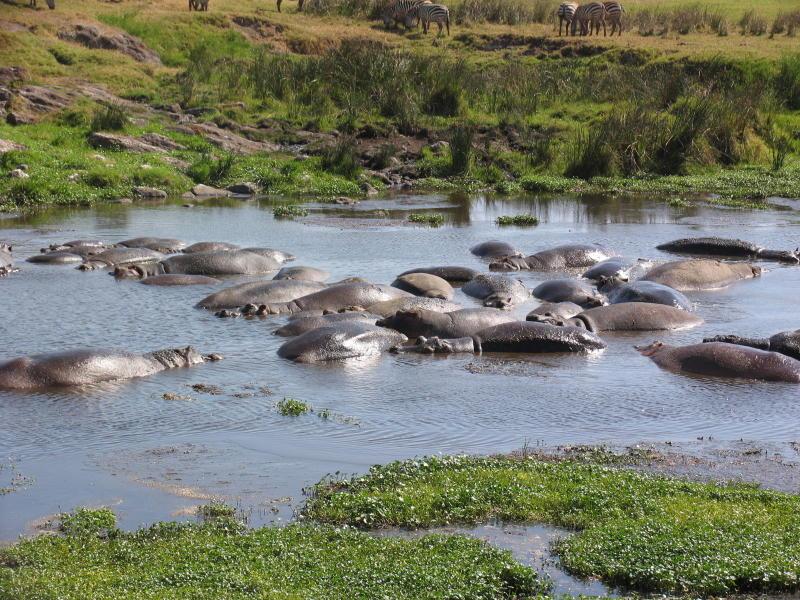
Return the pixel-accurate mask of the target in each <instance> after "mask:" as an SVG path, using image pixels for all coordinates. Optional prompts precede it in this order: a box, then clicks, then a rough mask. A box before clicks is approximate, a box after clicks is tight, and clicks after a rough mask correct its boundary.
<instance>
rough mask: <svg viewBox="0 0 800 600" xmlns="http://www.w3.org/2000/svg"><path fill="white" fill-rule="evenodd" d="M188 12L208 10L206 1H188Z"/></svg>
mask: <svg viewBox="0 0 800 600" xmlns="http://www.w3.org/2000/svg"><path fill="white" fill-rule="evenodd" d="M189 10H190V11H192V10H208V0H189Z"/></svg>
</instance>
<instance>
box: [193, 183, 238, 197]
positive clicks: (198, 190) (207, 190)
mask: <svg viewBox="0 0 800 600" xmlns="http://www.w3.org/2000/svg"><path fill="white" fill-rule="evenodd" d="M192 194H193V195H195V196H200V197H206V198H220V197H225V196H230V195H231V193H230V192H229V191H228V190H221V189H219V188H215V187H211V186H210V185H205V184H202V183H198V184H197V185H196V186H194V187H193V188H192Z"/></svg>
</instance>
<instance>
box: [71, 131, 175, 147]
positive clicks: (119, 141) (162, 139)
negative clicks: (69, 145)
mask: <svg viewBox="0 0 800 600" xmlns="http://www.w3.org/2000/svg"><path fill="white" fill-rule="evenodd" d="M86 141H87V142H88V143H89V145H90V146H92V147H93V148H108V149H111V150H126V151H128V152H169V151H171V150H183V149H184V147H183V146H181V145H180V144H178V143H177V142H174V141H172V140H171V139H169V138H168V137H166V136H163V135H160V134H158V133H146V134H144V135H142V136H141V137H138V138H136V137H131V136H129V135H121V134H118V133H107V132H101V131H96V132H94V133H91V134H89V137H88V138H87V140H86Z"/></svg>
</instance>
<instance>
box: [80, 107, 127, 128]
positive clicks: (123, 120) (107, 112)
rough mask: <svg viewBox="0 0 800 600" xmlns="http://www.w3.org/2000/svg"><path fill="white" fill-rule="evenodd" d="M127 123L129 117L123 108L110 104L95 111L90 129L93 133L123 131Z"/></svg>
mask: <svg viewBox="0 0 800 600" xmlns="http://www.w3.org/2000/svg"><path fill="white" fill-rule="evenodd" d="M127 123H128V117H127V116H125V111H124V110H123V109H122V107H121V106H118V105H116V104H109V105H107V106H105V107H104V108H102V109H98V110H96V111H95V113H94V116H93V117H92V122H91V124H90V125H89V128H90V129H91V130H92V131H121V130H123V129H125V125H126V124H127Z"/></svg>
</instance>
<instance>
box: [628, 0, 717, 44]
mask: <svg viewBox="0 0 800 600" xmlns="http://www.w3.org/2000/svg"><path fill="white" fill-rule="evenodd" d="M631 28H635V29H636V30H638V32H639V35H643V36H652V35H667V34H669V33H678V34H680V35H687V34H689V33H702V32H709V33H716V34H718V35H727V33H728V21H727V18H726V17H725V15H724V13H722V12H720V11H718V10H714V9H711V8H708V7H707V6H704V5H702V4H690V5H687V6H680V7H675V8H668V9H665V8H657V7H646V8H641V9H639V10H636V11H632V13H631Z"/></svg>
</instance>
